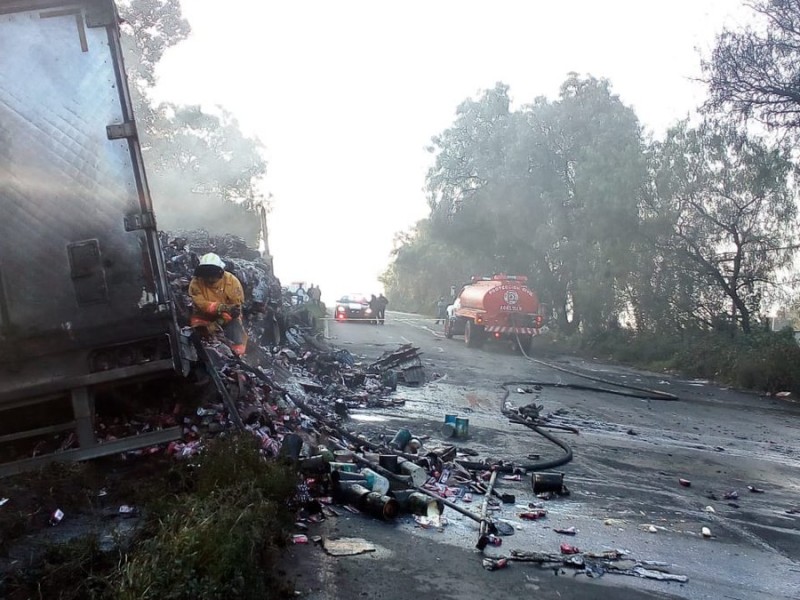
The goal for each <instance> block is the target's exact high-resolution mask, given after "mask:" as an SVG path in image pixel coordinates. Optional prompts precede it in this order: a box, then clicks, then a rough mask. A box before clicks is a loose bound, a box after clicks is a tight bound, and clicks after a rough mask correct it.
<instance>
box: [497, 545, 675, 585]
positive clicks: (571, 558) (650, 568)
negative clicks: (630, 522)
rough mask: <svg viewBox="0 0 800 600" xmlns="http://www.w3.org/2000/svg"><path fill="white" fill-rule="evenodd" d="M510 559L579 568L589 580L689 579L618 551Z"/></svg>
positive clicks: (516, 555) (514, 554)
mask: <svg viewBox="0 0 800 600" xmlns="http://www.w3.org/2000/svg"><path fill="white" fill-rule="evenodd" d="M509 560H513V561H517V562H530V563H538V564H558V565H561V566H563V567H569V568H573V569H576V570H578V571H579V572H583V573H585V574H586V575H587V576H589V577H601V576H602V575H604V574H605V573H613V574H617V575H629V576H634V577H645V578H648V579H657V580H660V581H678V582H681V583H686V582H687V581H689V578H688V577H686V576H685V575H675V574H673V573H670V572H669V570H668V567H669V565H667V564H666V563H661V562H656V561H647V560H634V559H629V558H625V554H624V553H623V552H621V551H619V550H608V551H606V552H601V553H593V552H584V553H577V554H570V553H568V554H550V553H547V552H525V551H522V550H512V551H511V556H510V557H509Z"/></svg>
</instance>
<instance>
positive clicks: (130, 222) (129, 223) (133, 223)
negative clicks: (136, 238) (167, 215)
mask: <svg viewBox="0 0 800 600" xmlns="http://www.w3.org/2000/svg"><path fill="white" fill-rule="evenodd" d="M142 229H156V215H155V213H153V212H152V211H148V212H143V213H138V214H135V215H126V216H125V231H141V230H142Z"/></svg>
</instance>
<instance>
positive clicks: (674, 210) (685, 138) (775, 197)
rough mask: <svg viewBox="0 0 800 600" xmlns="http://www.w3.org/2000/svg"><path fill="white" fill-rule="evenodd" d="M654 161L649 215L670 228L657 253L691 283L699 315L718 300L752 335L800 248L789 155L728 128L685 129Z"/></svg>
mask: <svg viewBox="0 0 800 600" xmlns="http://www.w3.org/2000/svg"><path fill="white" fill-rule="evenodd" d="M654 160H655V169H654V170H655V182H654V186H655V189H654V193H653V195H652V197H651V199H650V202H651V203H650V205H649V209H650V211H651V212H650V215H651V217H653V218H654V219H657V220H661V221H662V222H666V223H667V225H668V233H667V234H666V235H663V236H662V237H660V238H656V239H655V240H654V243H655V245H656V247H657V249H658V250H659V252H660V254H661V256H664V257H667V259H668V260H671V261H672V262H673V263H675V264H676V265H678V264H680V263H681V262H683V264H684V265H685V268H688V269H689V272H690V273H691V274H692V275H693V281H692V282H691V285H693V286H694V287H695V288H696V289H695V291H694V292H693V295H694V298H695V301H696V303H697V305H696V306H695V308H694V310H695V311H696V312H701V311H702V309H703V306H704V305H705V306H710V307H712V309H713V307H714V305H715V298H714V297H715V294H716V296H717V298H719V297H721V298H726V299H727V300H728V301H729V310H728V314H729V317H730V320H731V322H733V323H737V324H738V325H739V326H741V329H742V330H743V331H744V332H746V333H749V332H750V329H751V324H752V321H753V318H754V316H755V315H757V314H758V312H759V310H760V307H761V302H762V298H763V295H764V293H765V291H766V290H767V289H768V288H769V287H770V286H773V285H774V284H775V283H776V271H777V270H778V269H780V268H782V267H786V266H788V265H789V264H790V261H791V258H792V256H793V254H794V250H795V247H796V243H797V226H796V225H795V222H794V221H795V218H796V216H797V207H796V204H795V201H794V193H793V192H794V190H793V189H792V187H791V185H790V176H791V175H792V174H793V172H794V168H793V166H792V163H791V161H790V158H789V155H788V152H787V151H786V150H784V149H781V148H771V147H768V146H767V145H766V144H765V143H764V142H763V141H761V140H759V139H757V138H755V137H752V136H750V137H748V136H746V135H745V134H744V133H742V132H741V131H740V130H737V129H736V128H735V127H734V126H733V125H731V124H725V123H721V122H719V121H708V122H706V123H703V124H702V125H701V126H700V127H698V128H695V129H692V128H690V127H689V126H688V124H687V123H686V122H683V123H681V124H679V125H678V126H676V127H675V128H673V129H672V130H671V131H670V132H669V133H668V134H667V137H666V140H665V141H664V142H663V143H660V144H657V145H656V147H655V150H654ZM713 316H714V315H709V322H710V319H711V317H713Z"/></svg>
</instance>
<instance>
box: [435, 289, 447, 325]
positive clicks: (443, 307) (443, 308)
mask: <svg viewBox="0 0 800 600" xmlns="http://www.w3.org/2000/svg"><path fill="white" fill-rule="evenodd" d="M446 318H447V300H445V299H444V296H439V300H437V301H436V325H438V324H439V322H442V323H444V321H445V319H446Z"/></svg>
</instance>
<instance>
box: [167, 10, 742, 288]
mask: <svg viewBox="0 0 800 600" xmlns="http://www.w3.org/2000/svg"><path fill="white" fill-rule="evenodd" d="M181 3H182V7H183V12H184V16H185V17H186V19H187V20H188V21H189V23H190V25H191V27H192V33H191V35H190V37H189V38H188V39H187V40H185V41H183V42H181V43H180V44H179V45H177V46H175V47H173V48H171V49H170V50H169V51H168V52H167V54H166V55H165V56H164V58H163V59H162V62H161V64H160V65H159V68H158V71H157V73H158V76H159V83H158V87H157V89H156V93H155V97H156V98H157V99H158V100H170V101H173V102H179V103H186V104H202V105H205V106H213V105H221V106H223V107H225V108H226V109H227V110H228V111H230V112H232V113H233V114H234V115H235V116H236V118H237V119H238V120H239V122H240V125H241V127H242V130H243V131H244V132H245V133H246V134H247V135H252V136H256V137H258V138H259V139H260V140H261V141H262V143H263V144H264V146H265V147H266V157H267V160H268V163H269V164H268V175H267V177H266V179H265V181H264V190H263V191H264V192H265V193H267V194H271V195H272V212H271V215H270V224H269V227H270V252H271V254H272V255H273V256H274V263H275V271H276V274H277V275H278V276H279V277H280V278H281V280H282V282H283V283H284V284H287V283H289V282H291V281H298V280H301V281H305V282H307V283H316V284H318V285H320V287H321V289H322V293H323V301H326V302H328V303H332V302H334V301H335V300H336V298H337V297H338V296H340V295H343V294H346V293H350V292H364V293H367V294H369V293H377V292H379V291H382V287H381V285H380V283H379V282H378V276H379V275H380V273H382V272H383V271H384V269H385V268H386V266H387V264H388V263H389V260H390V252H391V250H392V247H393V240H394V235H395V233H397V232H398V231H402V230H406V229H408V228H409V227H411V226H413V224H414V223H415V222H416V221H417V220H419V219H421V218H424V217H426V216H427V214H428V207H427V203H426V198H425V192H424V185H425V174H426V172H427V170H428V169H429V168H430V166H431V165H432V164H433V161H434V156H433V155H431V154H430V153H428V152H427V151H426V149H425V148H426V146H428V145H429V142H430V139H431V137H433V136H434V135H437V134H438V133H440V132H442V131H443V130H444V129H446V128H447V127H448V126H450V125H451V124H452V123H453V120H454V118H455V110H456V108H457V106H458V105H459V104H460V103H461V102H462V101H463V100H465V99H466V98H468V97H474V96H477V95H478V94H479V93H480V91H481V90H483V89H486V88H490V87H493V86H494V84H495V82H497V81H502V82H504V83H507V84H509V85H510V94H511V97H512V99H513V101H514V103H515V105H516V106H519V105H522V104H527V103H529V102H531V101H532V100H533V99H534V98H536V97H538V96H547V97H551V98H552V97H555V96H556V95H557V93H558V89H559V86H560V85H561V83H562V82H563V81H564V80H565V79H566V78H567V75H568V73H570V72H577V73H579V74H581V75H587V74H590V75H593V76H595V77H605V78H607V79H609V80H610V81H611V83H612V86H613V90H614V91H615V92H616V93H618V94H619V95H620V97H621V98H622V100H623V102H625V103H626V104H628V105H631V106H633V108H634V109H635V110H636V113H637V115H638V116H639V119H640V120H641V122H642V124H643V125H644V127H645V129H646V130H647V131H648V132H651V133H653V134H654V135H656V136H659V135H662V134H663V132H664V130H665V129H666V128H667V127H669V125H670V124H672V123H673V122H674V121H676V120H678V119H681V118H684V117H686V116H687V115H689V114H690V113H691V112H692V111H693V110H694V109H695V108H696V107H697V106H698V105H699V104H700V103H702V101H703V99H704V95H705V90H704V86H703V85H702V83H700V82H698V81H696V79H697V78H698V77H699V76H700V59H701V57H702V56H708V55H709V53H710V50H711V48H712V47H713V42H714V38H715V36H716V34H717V33H719V31H721V29H722V28H723V26H728V27H734V28H736V27H740V26H742V25H744V24H746V23H747V21H748V19H749V18H750V16H751V13H750V12H749V11H747V10H746V9H744V8H742V7H741V6H740V3H739V2H738V1H737V0H671V1H670V2H666V1H658V2H656V1H654V0H603V1H598V0H558V1H555V0H547V1H544V0H527V1H510V0H506V1H504V0H493V1H489V0H484V1H480V2H478V1H473V0H427V1H422V0H405V1H403V2H397V1H394V2H391V1H388V0H386V1H381V0H371V1H366V0H348V1H346V0H339V1H335V0H317V1H303V0H284V1H280V2H278V1H276V0H260V1H255V0H226V2H225V3H224V5H223V4H222V3H220V2H219V1H218V0H213V1H212V0H181ZM222 6H224V8H221V7H222ZM390 301H391V298H390Z"/></svg>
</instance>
